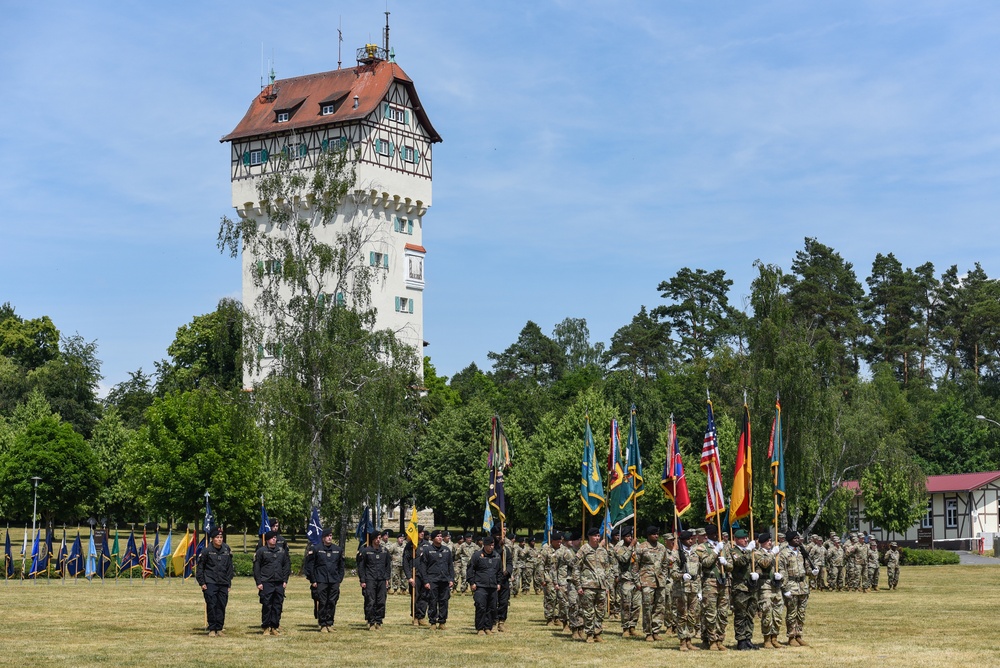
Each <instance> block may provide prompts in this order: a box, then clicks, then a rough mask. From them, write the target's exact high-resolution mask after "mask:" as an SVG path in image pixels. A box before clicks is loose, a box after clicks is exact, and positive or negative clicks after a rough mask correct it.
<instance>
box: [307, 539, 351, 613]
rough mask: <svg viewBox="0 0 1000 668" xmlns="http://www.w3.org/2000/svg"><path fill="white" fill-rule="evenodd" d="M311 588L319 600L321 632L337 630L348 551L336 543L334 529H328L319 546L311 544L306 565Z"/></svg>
mask: <svg viewBox="0 0 1000 668" xmlns="http://www.w3.org/2000/svg"><path fill="white" fill-rule="evenodd" d="M303 570H304V571H305V576H306V579H307V580H309V587H310V588H311V589H312V591H313V597H314V598H315V599H316V603H317V609H316V613H317V614H316V618H317V620H318V621H319V632H320V633H332V632H333V618H334V617H335V616H336V614H337V601H339V600H340V583H341V582H343V581H344V551H343V550H341V549H340V546H339V545H334V544H333V530H332V529H324V530H323V535H322V537H321V539H320V544H319V545H310V546H309V551H308V552H307V553H306V560H305V563H304V565H303Z"/></svg>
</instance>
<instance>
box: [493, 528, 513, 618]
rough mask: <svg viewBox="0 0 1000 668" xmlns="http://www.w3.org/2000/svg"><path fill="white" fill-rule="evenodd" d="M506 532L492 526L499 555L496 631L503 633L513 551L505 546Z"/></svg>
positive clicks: (508, 600) (507, 608)
mask: <svg viewBox="0 0 1000 668" xmlns="http://www.w3.org/2000/svg"><path fill="white" fill-rule="evenodd" d="M506 532H507V529H506V528H505V529H504V530H503V531H501V530H500V525H499V524H495V525H493V530H492V534H493V543H494V544H493V547H494V548H495V549H496V551H497V552H499V553H500V573H499V576H498V577H499V584H500V589H499V590H497V616H496V621H497V631H499V632H500V633H503V632H504V631H505V629H504V624H506V623H507V611H508V610H509V609H510V581H511V577H512V576H513V575H514V550H512V549H511V548H510V546H509V545H507V544H506V542H507V541H506V540H504V539H505V538H506Z"/></svg>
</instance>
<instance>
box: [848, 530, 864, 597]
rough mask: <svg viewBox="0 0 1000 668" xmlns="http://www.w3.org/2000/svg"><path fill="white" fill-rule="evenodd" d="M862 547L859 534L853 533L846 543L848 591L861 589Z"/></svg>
mask: <svg viewBox="0 0 1000 668" xmlns="http://www.w3.org/2000/svg"><path fill="white" fill-rule="evenodd" d="M859 550H860V546H859V545H858V534H856V533H852V534H851V537H850V538H849V539H848V540H847V542H846V543H844V579H845V581H846V582H845V587H846V589H847V591H858V590H859V589H861V567H860V561H859V559H860V557H861V555H860V553H859Z"/></svg>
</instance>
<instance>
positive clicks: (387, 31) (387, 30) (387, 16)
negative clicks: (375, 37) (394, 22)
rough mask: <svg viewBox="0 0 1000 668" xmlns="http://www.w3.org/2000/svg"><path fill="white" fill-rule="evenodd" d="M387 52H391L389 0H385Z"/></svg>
mask: <svg viewBox="0 0 1000 668" xmlns="http://www.w3.org/2000/svg"><path fill="white" fill-rule="evenodd" d="M384 48H385V53H386V55H387V56H388V53H389V0H385V47H384Z"/></svg>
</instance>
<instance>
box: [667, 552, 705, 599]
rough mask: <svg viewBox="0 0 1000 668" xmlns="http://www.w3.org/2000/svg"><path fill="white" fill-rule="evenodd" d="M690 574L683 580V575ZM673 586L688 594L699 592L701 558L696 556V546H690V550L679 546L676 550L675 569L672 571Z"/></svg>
mask: <svg viewBox="0 0 1000 668" xmlns="http://www.w3.org/2000/svg"><path fill="white" fill-rule="evenodd" d="M685 573H686V574H687V575H690V576H691V579H689V580H685V579H684V575H685ZM674 586H675V588H676V589H678V590H680V591H684V592H687V593H689V594H697V593H700V592H701V559H699V558H698V548H696V547H692V548H691V549H690V550H688V549H685V548H684V547H683V546H681V549H680V550H679V551H678V552H677V570H676V571H674Z"/></svg>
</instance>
